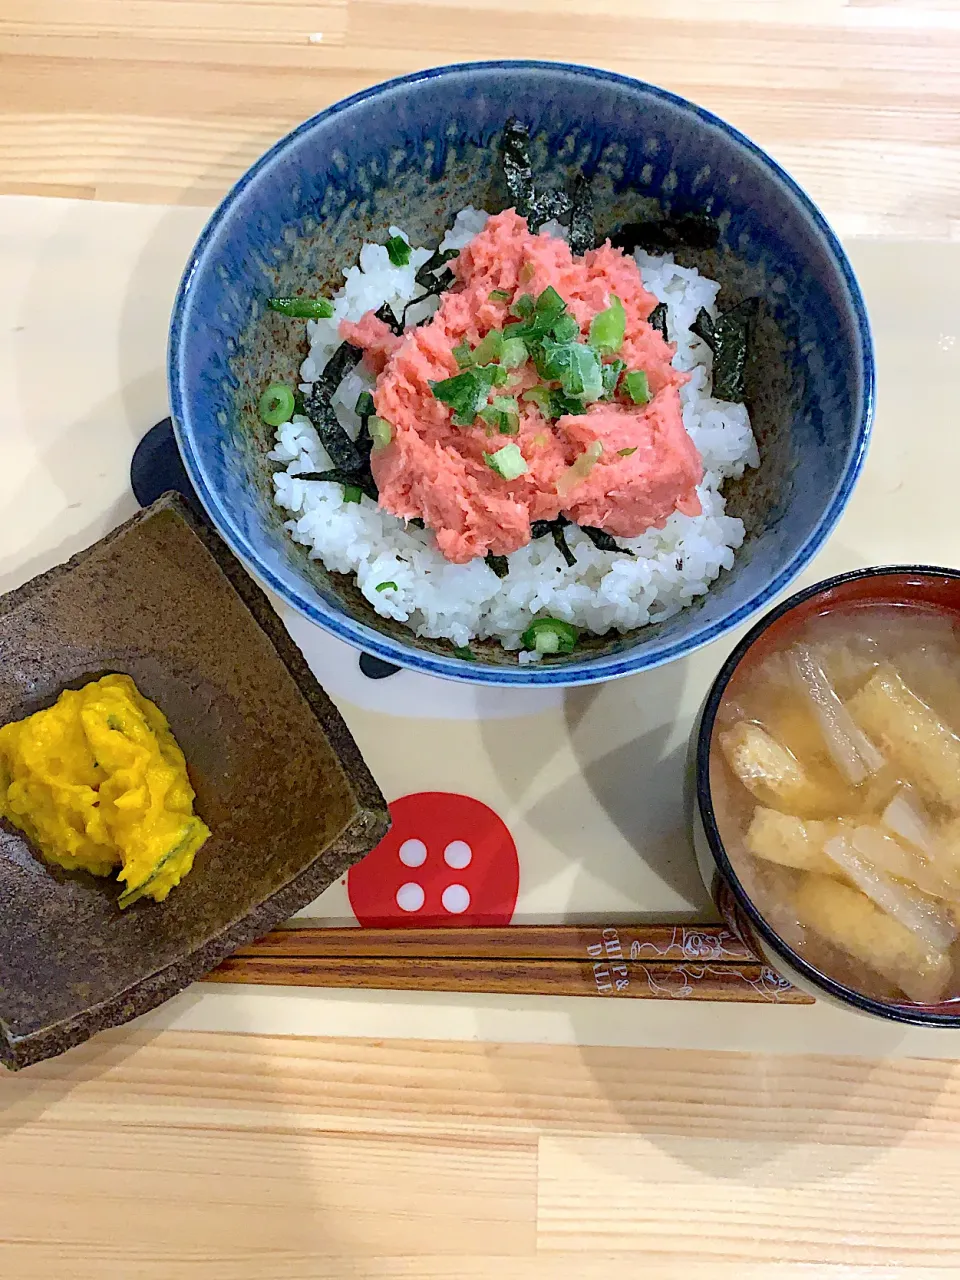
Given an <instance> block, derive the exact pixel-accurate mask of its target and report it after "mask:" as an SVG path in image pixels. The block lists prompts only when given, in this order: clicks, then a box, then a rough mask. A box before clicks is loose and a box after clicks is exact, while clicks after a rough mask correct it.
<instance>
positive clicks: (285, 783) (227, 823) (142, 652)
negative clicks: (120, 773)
mask: <svg viewBox="0 0 960 1280" xmlns="http://www.w3.org/2000/svg"><path fill="white" fill-rule="evenodd" d="M108 672H122V673H124V674H126V675H129V676H132V678H133V679H134V681H135V682H136V684H137V687H138V688H139V689H140V690H141V691H142V692H143V693H144V694H145V695H146V697H148V698H151V699H153V701H155V702H156V703H157V705H158V706H159V707H160V708H161V710H162V711H163V712H164V713H165V714H166V716H167V717H168V719H169V720H170V724H171V727H172V728H173V732H174V734H175V735H176V738H177V741H178V742H179V743H180V745H181V747H182V748H183V751H184V754H185V756H186V758H187V764H188V767H189V770H190V776H191V780H192V782H193V785H194V787H195V788H196V792H197V801H196V810H197V812H198V813H199V814H200V816H201V817H202V818H203V819H204V821H205V822H206V823H207V825H208V826H209V827H210V829H211V831H212V835H211V837H210V839H209V840H208V841H207V843H206V844H205V845H204V847H203V848H202V849H201V851H200V853H199V854H198V856H197V860H196V864H195V866H194V869H193V871H192V872H191V873H190V875H189V876H187V878H186V879H185V880H184V881H183V883H182V884H181V885H179V886H178V887H177V888H176V889H174V890H173V891H172V893H171V894H170V896H169V897H168V898H167V899H166V901H165V902H162V903H156V902H152V901H150V900H141V901H140V902H138V903H137V904H136V905H134V906H132V907H130V908H128V909H127V910H125V911H121V910H120V909H119V907H118V906H117V898H118V896H119V889H120V886H119V884H118V882H117V881H116V880H111V879H101V878H98V877H95V876H91V875H87V874H86V873H84V872H65V871H61V870H59V869H58V868H54V867H49V866H47V865H46V864H45V863H44V862H42V861H41V860H40V858H39V856H38V855H37V854H35V853H34V851H33V850H32V849H31V847H30V845H29V844H28V843H27V842H26V840H25V839H24V838H23V836H22V835H21V834H20V832H19V831H17V830H16V829H15V828H14V827H12V826H10V825H8V824H7V823H3V825H2V827H0V1059H2V1061H3V1062H5V1063H6V1064H7V1065H8V1066H10V1067H14V1068H17V1067H23V1066H27V1065H28V1064H29V1063H32V1062H36V1061H38V1060H39V1059H41V1058H48V1057H52V1056H53V1055H54V1054H58V1053H61V1052H63V1050H64V1049H67V1048H69V1047H70V1046H71V1045H75V1044H78V1043H80V1042H81V1041H82V1040H86V1039H87V1038H88V1037H89V1036H91V1035H93V1034H94V1033H95V1032H97V1031H99V1030H100V1029H101V1028H103V1027H109V1026H114V1025H116V1024H118V1023H123V1022H126V1021H128V1020H129V1019H130V1018H133V1017H135V1016H136V1015H137V1014H140V1013H144V1012H145V1011H146V1010H147V1009H151V1008H153V1007H154V1006H155V1005H158V1004H160V1003H162V1001H164V1000H166V999H168V998H169V997H170V996H172V995H174V994H175V993H176V992H177V991H179V990H180V989H181V988H183V987H185V986H186V985H187V984H188V983H190V982H192V981H193V980H194V979H196V978H199V977H201V976H202V975H203V974H204V973H207V972H208V971H209V970H210V969H212V968H214V967H215V966H216V965H217V964H219V962H220V961H221V960H222V959H224V957H225V956H228V955H229V954H230V953H231V952H232V951H233V950H234V949H235V948H236V947H238V946H240V945H242V944H243V943H247V942H250V941H251V940H253V939H254V938H257V937H260V936H261V935H263V934H265V933H267V932H268V931H269V930H270V929H272V928H273V927H274V926H275V925H277V924H279V923H280V922H281V921H283V920H285V919H286V918H287V917H288V916H290V915H292V914H293V913H294V912H295V911H297V910H299V909H300V908H301V907H303V906H305V905H306V904H307V903H308V902H310V901H312V900H313V899H314V898H315V897H316V896H317V895H318V894H319V893H321V892H322V891H323V890H324V889H325V888H326V887H327V886H328V885H329V884H330V883H331V882H332V881H334V880H336V879H337V878H338V877H340V876H342V875H343V874H344V873H345V872H346V870H347V868H348V867H350V866H352V865H353V864H354V863H355V862H358V861H359V860H360V859H361V858H362V857H363V856H364V854H366V853H368V852H369V850H370V849H372V848H373V847H374V845H376V844H377V843H378V841H379V840H380V839H381V838H382V837H383V835H384V834H385V833H386V831H387V829H388V827H389V817H388V814H387V806H386V802H385V801H384V798H383V796H382V795H381V793H380V790H379V788H378V787H377V785H376V783H375V782H374V780H373V778H372V777H371V775H370V772H369V770H368V769H367V767H366V765H365V764H364V762H363V759H362V758H361V756H360V753H359V751H358V750H357V747H356V744H355V743H354V741H353V739H352V738H351V736H350V733H349V732H348V730H347V728H346V726H345V725H344V723H343V721H342V720H341V718H340V715H339V713H338V712H337V711H336V709H335V708H334V706H333V704H332V703H331V702H330V700H329V698H327V696H326V694H325V693H324V692H323V690H322V689H321V688H320V686H319V685H318V684H317V682H316V680H315V679H314V678H313V676H312V675H311V673H310V671H309V669H308V667H307V665H306V663H305V662H304V660H303V658H302V657H301V655H300V651H299V650H298V649H297V648H296V646H295V645H294V644H293V642H292V641H291V640H290V638H289V637H288V635H287V633H286V631H285V629H284V628H283V625H282V624H281V622H280V620H279V618H278V617H277V615H276V614H275V612H274V610H273V609H272V608H271V606H270V604H269V602H268V601H267V598H266V596H264V594H263V592H262V591H260V589H259V588H258V587H257V586H256V585H255V584H254V583H253V582H252V580H251V579H250V577H249V575H248V574H247V573H246V572H245V570H244V569H243V568H242V567H241V566H240V564H239V563H238V562H237V561H236V560H235V559H234V557H233V556H232V555H231V553H230V552H229V551H228V550H227V548H226V547H225V546H224V545H223V543H221V542H220V540H219V539H218V538H217V537H216V535H215V534H213V533H211V532H210V531H209V530H208V529H207V527H206V526H205V525H204V524H203V523H202V522H201V521H200V520H199V519H197V518H196V517H195V516H194V515H193V514H192V513H191V512H190V511H189V510H188V508H187V507H186V506H185V504H184V503H183V501H182V500H181V499H180V498H178V497H176V496H175V495H172V494H167V495H165V496H164V497H163V498H161V499H160V500H159V501H158V502H156V503H154V505H153V506H152V507H149V508H147V509H146V510H145V511H142V512H141V513H140V514H139V515H137V516H135V517H134V518H133V519H132V520H130V521H129V522H128V523H127V524H125V525H122V526H121V527H120V528H119V529H116V530H115V531H114V532H113V533H111V534H109V535H108V536H107V537H106V538H104V539H103V540H102V541H101V542H98V543H97V544H96V545H95V546H93V547H90V548H89V549H88V550H87V551H84V552H82V553H81V554H80V555H78V556H75V557H74V558H73V559H72V560H70V561H69V562H68V563H67V564H65V565H61V566H59V567H58V568H56V569H52V570H51V571H50V572H49V573H45V574H43V575H42V576H41V577H39V578H35V579H34V580H33V581H32V582H28V583H27V584H26V585H25V586H22V587H20V588H19V589H18V590H17V591H14V592H11V593H10V594H9V595H6V596H4V597H2V598H0V723H7V722H9V721H11V720H18V719H20V718H21V717H23V716H26V715H29V714H31V713H32V712H34V711H37V710H39V709H40V708H41V707H48V706H50V705H51V703H53V702H54V701H55V700H56V698H57V696H58V695H59V694H60V692H61V691H62V690H63V689H64V688H68V687H69V688H79V687H80V686H82V685H84V684H86V683H87V681H89V680H92V679H97V678H98V677H99V676H102V675H105V674H107V673H108Z"/></svg>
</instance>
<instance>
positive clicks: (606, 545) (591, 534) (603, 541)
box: [580, 524, 634, 556]
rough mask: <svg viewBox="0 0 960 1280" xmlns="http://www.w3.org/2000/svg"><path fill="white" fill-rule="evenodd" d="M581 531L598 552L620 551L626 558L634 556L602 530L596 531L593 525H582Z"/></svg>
mask: <svg viewBox="0 0 960 1280" xmlns="http://www.w3.org/2000/svg"><path fill="white" fill-rule="evenodd" d="M580 531H581V532H582V533H585V534H586V535H587V537H588V538H589V539H590V541H591V542H592V543H593V545H594V546H595V547H596V548H597V550H598V551H619V552H620V554H621V555H624V556H632V555H633V554H634V553H633V552H632V551H630V550H628V549H627V548H626V547H621V546H618V545H617V543H616V542H615V541H614V539H613V538H611V536H610V534H609V533H604V531H603V530H602V529H595V528H594V527H593V525H590V524H582V525H580Z"/></svg>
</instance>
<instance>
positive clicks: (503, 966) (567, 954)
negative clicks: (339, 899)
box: [208, 924, 813, 1004]
mask: <svg viewBox="0 0 960 1280" xmlns="http://www.w3.org/2000/svg"><path fill="white" fill-rule="evenodd" d="M208 981H211V982H238V983H249V984H257V985H259V984H265V985H270V986H297V987H303V986H306V987H347V988H356V989H365V990H381V991H446V992H471V993H480V992H484V993H493V994H512V995H572V996H604V997H605V996H623V997H626V998H628V999H644V1000H671V999H674V1000H676V999H680V1000H727V1001H730V1000H738V1001H748V1002H754V1003H764V1004H812V1003H813V1001H812V1000H811V999H810V997H809V996H806V995H804V994H803V993H802V992H800V991H797V990H796V989H795V988H794V987H792V986H790V985H789V983H787V982H785V981H784V980H783V979H782V978H780V977H779V975H777V974H776V973H774V972H773V970H772V969H770V968H769V967H768V966H766V965H765V964H763V963H761V962H760V961H759V960H758V959H757V957H756V956H755V955H753V954H752V952H750V950H749V949H748V948H747V947H746V946H745V945H744V944H743V943H742V942H741V941H740V939H739V938H738V937H737V936H736V935H735V934H733V933H731V932H730V930H729V929H727V928H726V927H725V926H724V925H719V924H709V925H672V924H618V925H601V924H598V925H513V926H510V927H508V928H490V929H483V928H477V929H474V928H461V929H339V928H325V927H322V926H321V927H315V928H295V929H279V930H277V931H276V932H275V933H271V934H270V935H269V936H268V937H266V938H263V939H261V940H260V941H259V942H256V943H253V944H252V945H250V946H248V947H242V948H241V949H240V950H239V951H238V952H237V953H236V954H235V955H234V956H232V957H231V958H230V959H229V960H227V961H225V962H224V963H223V964H222V965H221V966H220V968H219V969H217V970H215V971H214V972H213V973H211V974H210V975H208Z"/></svg>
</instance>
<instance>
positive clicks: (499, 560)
mask: <svg viewBox="0 0 960 1280" xmlns="http://www.w3.org/2000/svg"><path fill="white" fill-rule="evenodd" d="M484 563H485V564H486V566H487V568H488V569H492V570H493V572H494V573H495V574H496V575H497V577H498V578H505V577H506V576H507V574H508V573H509V572H510V565H509V564H508V562H507V557H506V556H495V555H494V554H493V552H492V551H488V552H487V554H486V555H485V556H484Z"/></svg>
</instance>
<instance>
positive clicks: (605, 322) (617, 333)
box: [589, 293, 627, 356]
mask: <svg viewBox="0 0 960 1280" xmlns="http://www.w3.org/2000/svg"><path fill="white" fill-rule="evenodd" d="M626 331H627V313H626V311H624V309H623V303H622V302H621V301H620V299H619V298H618V297H617V295H616V294H615V293H614V294H611V295H610V306H609V307H607V309H606V311H598V312H597V314H596V315H595V316H594V317H593V319H592V320H591V321H590V338H589V342H590V345H591V347H593V348H594V350H595V351H599V352H600V354H601V355H604V356H615V355H616V354H617V352H618V351H619V350H620V348H621V347H622V346H623V338H624V334H625V333H626Z"/></svg>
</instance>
